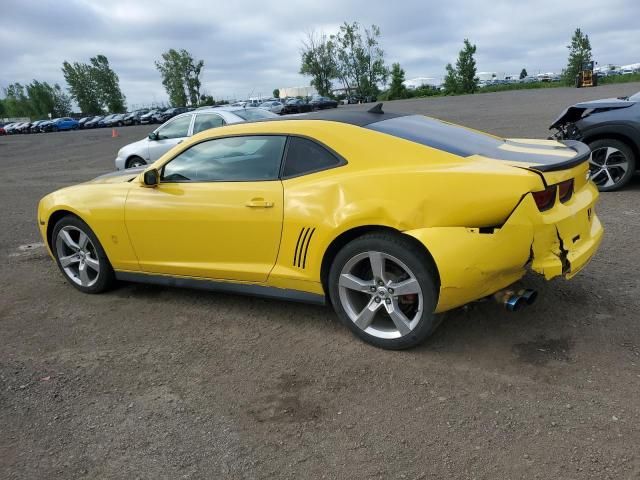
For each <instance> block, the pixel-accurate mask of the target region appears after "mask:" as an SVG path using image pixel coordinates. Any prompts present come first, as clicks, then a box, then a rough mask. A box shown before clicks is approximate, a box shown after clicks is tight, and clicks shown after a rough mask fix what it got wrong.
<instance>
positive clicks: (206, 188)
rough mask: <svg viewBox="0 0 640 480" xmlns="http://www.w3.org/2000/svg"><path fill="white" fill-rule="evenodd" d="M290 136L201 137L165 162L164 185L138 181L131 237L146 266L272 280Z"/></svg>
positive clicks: (131, 200)
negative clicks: (282, 170)
mask: <svg viewBox="0 0 640 480" xmlns="http://www.w3.org/2000/svg"><path fill="white" fill-rule="evenodd" d="M285 142H286V137H285V136H278V135H262V136H261V135H249V136H240V137H238V136H236V137H227V138H217V139H212V140H207V141H203V142H201V143H197V144H195V145H193V146H191V147H190V148H188V149H187V150H184V151H182V152H181V153H179V154H178V155H177V156H176V157H174V158H173V159H172V160H170V161H168V162H167V163H165V164H164V165H163V166H162V167H160V181H159V184H158V185H157V186H155V187H153V188H150V187H146V186H144V185H142V184H136V185H134V186H132V188H131V190H130V192H129V195H128V197H127V202H126V205H125V222H126V225H127V230H128V232H129V237H130V239H131V242H132V245H133V247H134V250H135V252H136V255H137V257H138V261H139V264H140V268H141V270H142V271H143V272H148V273H156V274H165V275H179V276H189V277H200V278H211V279H220V280H236V281H247V282H265V281H266V279H267V277H268V275H269V272H270V271H271V269H272V268H273V266H274V264H275V262H276V257H277V254H278V248H279V245H280V234H281V230H282V215H283V187H282V182H281V181H280V180H279V171H280V164H281V161H282V155H283V151H284V146H285Z"/></svg>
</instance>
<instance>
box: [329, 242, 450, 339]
mask: <svg viewBox="0 0 640 480" xmlns="http://www.w3.org/2000/svg"><path fill="white" fill-rule="evenodd" d="M371 251H375V252H382V253H384V254H386V255H390V256H392V257H395V258H396V259H398V260H400V261H401V262H402V263H404V265H405V266H407V267H408V268H409V270H410V271H411V274H412V275H413V276H414V277H415V279H416V280H417V281H418V284H419V286H420V290H421V292H422V298H423V305H422V313H421V315H420V314H416V316H415V318H416V319H417V323H416V325H415V327H414V328H413V329H412V330H411V331H409V332H408V333H406V334H404V335H401V336H400V337H397V338H381V337H380V336H376V335H371V334H370V333H367V332H366V331H365V330H363V329H361V328H360V327H359V326H358V325H356V324H355V322H354V321H353V320H352V319H351V318H350V317H349V314H348V313H347V311H346V309H345V306H343V303H342V300H341V298H340V287H339V280H340V274H341V272H342V270H343V268H345V266H347V264H348V262H350V261H352V259H354V258H357V257H358V256H359V255H362V254H366V253H367V252H371ZM386 262H387V261H385V263H386ZM437 278H438V275H437V273H436V270H435V266H434V265H433V262H432V260H431V258H430V257H429V256H428V255H427V253H426V252H425V251H424V250H423V249H421V248H420V247H419V246H417V245H416V244H415V243H414V242H413V241H412V240H411V239H409V238H407V237H404V236H403V235H402V234H399V233H391V232H376V233H370V234H366V235H363V236H362V237H359V238H357V239H355V240H353V241H351V242H350V243H348V244H347V245H345V246H344V247H343V248H342V249H341V250H340V251H339V252H338V254H337V255H336V257H335V259H334V260H333V263H332V265H331V269H330V272H329V297H330V299H331V303H332V305H333V307H334V309H335V311H336V313H337V315H338V317H339V318H340V320H341V321H342V322H343V323H344V324H345V325H346V326H347V327H348V328H349V329H350V330H351V331H352V332H353V333H354V334H355V335H356V336H358V337H359V338H361V339H362V340H364V341H365V342H367V343H370V344H371V345H374V346H376V347H380V348H385V349H390V350H401V349H405V348H411V347H415V346H416V345H419V344H420V343H422V342H423V341H424V340H425V339H426V338H427V337H429V335H431V334H432V333H433V332H434V331H435V329H436V328H437V327H438V325H439V324H440V322H441V321H442V318H443V317H442V315H436V314H434V313H433V311H434V310H435V308H436V305H437V303H438V288H439V287H438V281H437ZM367 288H368V287H367ZM376 288H377V287H376ZM390 293H393V292H390ZM358 295H360V293H358ZM362 295H365V294H364V293H363V294H362ZM369 295H371V297H372V299H375V298H373V297H375V296H376V294H369ZM365 298H366V297H365ZM365 303H366V300H365ZM381 311H382V312H383V313H382V314H381V315H383V316H384V315H385V313H384V311H383V310H381ZM376 315H379V314H376ZM372 325H373V323H372Z"/></svg>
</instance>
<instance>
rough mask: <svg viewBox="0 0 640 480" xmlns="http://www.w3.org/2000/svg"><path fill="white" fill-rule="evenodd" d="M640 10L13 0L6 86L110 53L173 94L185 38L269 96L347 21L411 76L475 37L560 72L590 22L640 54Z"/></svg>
mask: <svg viewBox="0 0 640 480" xmlns="http://www.w3.org/2000/svg"><path fill="white" fill-rule="evenodd" d="M637 18H640V3H639V2H637V1H636V0H609V1H607V2H602V1H601V0H565V1H564V2H558V1H551V0H539V1H536V2H513V1H505V0H494V1H493V2H489V3H487V2H470V1H469V0H467V1H462V0H450V1H448V2H435V1H424V0H411V1H404V2H385V3H379V4H376V5H373V4H372V3H371V2H368V1H364V0H356V1H351V2H345V1H344V0H340V1H338V0H325V1H323V2H318V1H317V0H313V1H311V0H302V1H296V2H286V3H285V2H264V1H255V0H253V1H244V0H236V1H235V2H201V1H196V0H181V1H179V2H175V1H167V0H156V1H137V2H130V1H127V0H110V1H109V2H94V1H90V0H74V1H66V2H59V1H57V2H54V1H47V0H43V1H36V0H22V1H17V0H5V1H4V4H3V8H2V16H1V17H0V45H2V49H1V51H0V86H6V85H7V84H9V83H12V82H14V81H19V82H22V83H27V82H29V81H31V80H32V79H34V78H36V79H38V80H46V81H49V82H54V83H55V82H57V83H60V84H64V79H63V77H62V73H61V70H60V68H61V65H62V62H63V61H65V60H67V61H85V62H86V61H88V59H89V58H90V57H92V56H94V55H96V54H98V53H101V54H104V55H106V56H107V57H108V58H109V61H110V63H111V64H112V66H113V68H114V70H115V71H116V72H117V73H118V75H119V77H120V82H121V87H122V89H123V91H124V93H125V95H126V96H127V99H128V102H129V104H130V105H140V104H145V103H149V102H152V101H164V100H166V97H167V96H166V93H165V92H164V90H163V87H162V84H161V83H160V76H159V74H158V72H157V71H156V69H155V67H154V60H157V59H158V58H160V55H161V53H162V52H164V51H166V50H168V49H169V48H185V49H187V50H189V51H190V52H191V53H192V54H193V56H194V57H195V58H197V59H203V60H204V62H205V68H204V71H203V74H202V80H203V90H204V91H206V92H207V93H209V94H211V95H214V96H215V97H218V98H220V97H223V98H229V97H232V98H234V97H235V98H240V97H246V96H248V95H249V94H253V95H257V94H263V95H269V94H270V93H271V91H272V90H273V89H274V88H279V87H287V86H300V85H307V84H308V78H304V77H302V76H301V75H299V73H298V70H299V68H300V51H299V50H300V42H301V40H302V39H303V38H304V36H305V33H306V32H308V31H311V30H315V31H325V32H327V33H332V32H334V31H336V30H337V28H338V26H339V25H340V24H341V23H342V22H343V21H345V20H346V21H356V20H357V21H359V22H361V23H362V24H372V23H375V24H376V25H379V26H380V27H381V29H382V46H383V48H384V50H385V54H386V59H387V62H388V63H389V64H390V63H391V62H396V61H397V62H400V64H401V65H402V67H403V68H404V70H405V71H406V74H407V78H411V77H416V76H430V77H441V76H442V75H443V71H444V65H445V64H446V63H447V62H454V61H455V58H456V56H457V52H458V50H459V49H460V48H461V45H462V40H463V39H464V38H469V39H470V40H471V41H472V42H473V43H475V44H476V45H477V47H478V53H477V56H476V57H477V62H478V69H479V70H480V71H495V72H505V73H517V72H519V71H520V70H521V69H522V68H523V67H526V68H527V70H528V71H529V72H530V73H536V72H543V71H544V72H546V71H556V72H559V71H560V70H561V69H562V67H563V66H564V64H565V63H566V57H567V49H566V45H567V44H568V43H569V39H570V37H571V34H572V33H573V30H574V29H575V28H576V27H578V26H579V27H580V28H582V30H583V31H585V32H586V33H588V34H589V36H590V38H591V43H592V46H593V51H594V57H595V59H596V60H597V61H599V62H600V63H601V64H605V63H615V64H626V63H633V62H640V52H638V49H637V45H639V44H640V29H638V28H637Z"/></svg>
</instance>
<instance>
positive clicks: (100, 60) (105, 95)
mask: <svg viewBox="0 0 640 480" xmlns="http://www.w3.org/2000/svg"><path fill="white" fill-rule="evenodd" d="M89 62H90V67H89V71H90V76H91V78H92V81H93V82H94V86H95V88H96V89H97V95H98V98H99V99H100V103H101V105H102V106H103V107H104V108H106V109H107V111H108V112H113V113H122V112H125V111H126V103H125V96H124V95H123V93H122V91H121V90H120V79H119V78H118V75H117V74H116V72H114V71H113V69H112V68H111V66H110V65H109V59H108V58H107V57H105V56H104V55H96V56H95V57H92V58H91V59H89Z"/></svg>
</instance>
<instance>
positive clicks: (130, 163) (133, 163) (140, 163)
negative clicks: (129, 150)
mask: <svg viewBox="0 0 640 480" xmlns="http://www.w3.org/2000/svg"><path fill="white" fill-rule="evenodd" d="M146 164H147V162H145V161H144V160H143V159H142V158H140V157H131V158H130V159H129V160H127V166H126V167H125V168H136V167H144V166H145V165H146Z"/></svg>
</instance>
